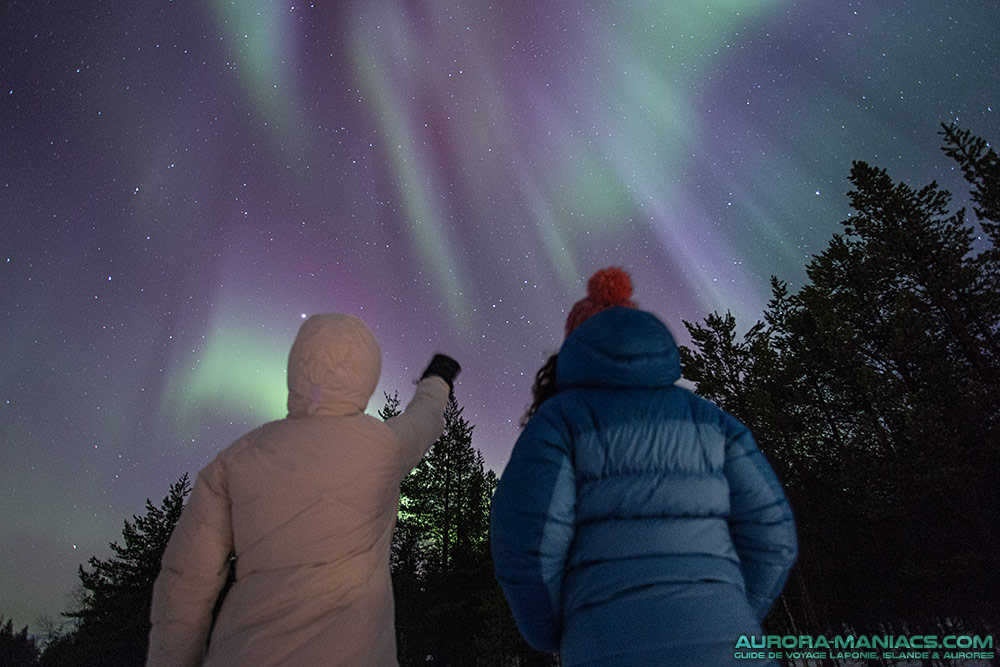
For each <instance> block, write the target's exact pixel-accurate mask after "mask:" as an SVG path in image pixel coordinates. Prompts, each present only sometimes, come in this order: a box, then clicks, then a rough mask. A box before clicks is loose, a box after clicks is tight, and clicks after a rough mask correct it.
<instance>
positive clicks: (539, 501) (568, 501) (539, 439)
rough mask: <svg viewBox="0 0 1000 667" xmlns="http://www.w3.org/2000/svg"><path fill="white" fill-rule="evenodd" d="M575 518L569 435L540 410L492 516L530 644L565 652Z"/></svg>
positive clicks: (496, 550)
mask: <svg viewBox="0 0 1000 667" xmlns="http://www.w3.org/2000/svg"><path fill="white" fill-rule="evenodd" d="M575 519H576V480H575V475H574V472H573V466H572V459H571V456H570V451H569V434H568V432H567V431H565V430H564V429H560V428H558V427H556V426H555V425H554V424H553V423H552V422H550V421H548V420H547V419H546V417H545V416H544V415H543V413H542V412H541V411H540V412H539V413H536V414H535V416H534V417H533V418H532V419H531V420H530V421H529V422H528V424H527V426H525V428H524V431H523V432H522V433H521V437H520V438H518V440H517V443H516V444H515V445H514V451H513V452H512V453H511V457H510V462H509V463H508V464H507V467H506V469H505V470H504V472H503V475H502V477H501V478H500V482H499V484H498V485H497V489H496V492H495V493H494V495H493V503H492V509H491V515H490V542H491V549H492V553H493V563H494V568H495V570H496V578H497V581H498V582H499V583H500V586H501V588H502V589H503V592H504V595H505V596H506V597H507V601H508V603H509V604H510V609H511V612H512V613H513V615H514V621H515V622H516V623H517V627H518V629H519V630H520V631H521V635H522V636H523V637H524V638H525V640H527V642H528V644H530V645H531V646H532V647H534V648H535V649H537V650H539V651H546V652H550V653H552V652H557V651H559V645H560V638H561V635H562V622H561V614H562V610H561V599H562V586H563V578H564V576H565V568H566V560H567V556H568V553H569V548H570V544H571V542H572V541H573V535H574V530H575Z"/></svg>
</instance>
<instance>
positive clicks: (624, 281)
mask: <svg viewBox="0 0 1000 667" xmlns="http://www.w3.org/2000/svg"><path fill="white" fill-rule="evenodd" d="M614 306H624V307H626V308H638V306H636V305H635V302H634V301H632V279H631V278H629V275H628V274H627V273H626V272H625V269H623V268H621V267H619V266H612V267H609V268H607V269H601V270H600V271H598V272H597V273H595V274H594V275H592V276H591V277H590V280H588V281H587V296H586V297H584V298H583V299H580V300H579V301H577V302H576V303H575V304H573V308H572V309H570V311H569V317H567V318H566V336H569V335H570V334H571V333H573V329H576V328H577V327H578V326H580V325H581V324H583V322H584V320H586V319H587V318H588V317H590V316H591V315H596V314H597V313H599V312H601V311H602V310H607V309H608V308H613V307H614Z"/></svg>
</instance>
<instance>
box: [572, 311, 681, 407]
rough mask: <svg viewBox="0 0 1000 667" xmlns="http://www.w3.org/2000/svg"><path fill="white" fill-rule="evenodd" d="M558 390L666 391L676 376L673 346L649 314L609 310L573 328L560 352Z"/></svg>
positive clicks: (677, 358) (678, 367)
mask: <svg viewBox="0 0 1000 667" xmlns="http://www.w3.org/2000/svg"><path fill="white" fill-rule="evenodd" d="M557 364H558V365H557V367H556V386H557V387H558V389H560V390H562V389H568V388H570V387H605V388H643V387H647V388H648V387H666V386H669V385H672V384H673V383H674V382H676V381H677V380H679V379H680V377H681V365H680V355H679V353H678V350H677V343H676V342H674V337H673V335H671V333H670V330H669V329H667V326H666V325H665V324H664V323H663V322H661V321H660V320H659V318H657V317H656V316H655V315H653V314H652V313H648V312H646V311H643V310H637V309H634V308H621V307H616V308H609V309H608V310H605V311H602V312H600V313H597V314H596V315H594V316H592V317H590V318H588V319H587V320H586V321H585V322H584V323H583V324H581V325H580V326H579V327H577V328H576V330H574V331H573V333H571V334H570V335H569V337H568V338H567V339H566V341H565V342H564V343H563V346H562V349H561V350H559V360H558V362H557Z"/></svg>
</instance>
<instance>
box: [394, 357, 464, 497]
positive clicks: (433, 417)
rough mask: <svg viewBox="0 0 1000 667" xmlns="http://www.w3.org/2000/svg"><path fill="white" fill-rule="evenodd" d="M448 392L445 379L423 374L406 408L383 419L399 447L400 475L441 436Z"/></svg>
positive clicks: (407, 472)
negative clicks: (423, 376) (400, 452)
mask: <svg viewBox="0 0 1000 667" xmlns="http://www.w3.org/2000/svg"><path fill="white" fill-rule="evenodd" d="M448 393H449V389H448V383H447V382H445V381H444V380H442V379H441V378H440V377H438V376H436V375H432V376H429V377H426V378H424V379H423V380H421V381H420V382H419V383H417V390H416V391H415V392H414V394H413V398H412V399H411V400H410V402H409V403H407V405H406V409H405V410H403V412H401V413H399V414H398V415H396V416H395V417H391V418H390V419H387V420H386V422H385V423H386V425H387V426H388V427H389V428H390V429H391V430H392V432H393V433H394V434H395V435H396V438H397V439H398V440H399V443H400V445H401V448H402V456H401V458H400V466H401V470H400V477H401V478H402V477H406V475H407V474H409V472H410V471H411V470H413V468H414V467H415V466H416V465H417V464H418V463H420V459H422V458H423V456H424V454H426V453H427V450H428V449H430V448H431V445H433V444H434V441H435V440H437V439H438V438H439V437H441V433H442V431H444V408H445V405H446V404H447V402H448Z"/></svg>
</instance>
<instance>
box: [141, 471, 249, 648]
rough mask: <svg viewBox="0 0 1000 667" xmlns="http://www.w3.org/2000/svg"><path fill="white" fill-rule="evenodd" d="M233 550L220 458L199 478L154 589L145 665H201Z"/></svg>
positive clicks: (168, 549)
mask: <svg viewBox="0 0 1000 667" xmlns="http://www.w3.org/2000/svg"><path fill="white" fill-rule="evenodd" d="M232 550H233V535H232V527H231V522H230V501H229V493H228V489H227V484H226V475H225V468H224V466H223V464H222V462H221V461H220V460H219V459H216V460H215V461H213V462H212V463H210V464H209V465H208V466H206V467H205V468H204V469H203V470H202V471H201V472H200V473H199V474H198V478H197V479H196V480H195V484H194V488H193V489H192V491H191V496H190V498H189V499H188V502H187V504H186V505H185V506H184V509H183V511H182V512H181V516H180V519H179V520H178V521H177V525H176V526H175V527H174V532H173V533H172V534H171V536H170V541H169V543H168V544H167V548H166V550H165V551H164V554H163V561H162V565H161V568H160V574H159V576H158V577H157V578H156V583H155V585H154V586H153V606H152V611H151V614H150V618H151V620H152V623H153V627H152V629H151V630H150V633H149V654H148V657H147V662H146V665H147V667H196V666H197V665H200V664H201V662H202V660H203V659H204V655H205V649H206V647H207V644H208V634H209V629H210V627H211V622H212V609H213V607H214V606H215V602H216V600H217V598H218V596H219V591H221V590H222V586H223V585H224V584H225V581H226V575H227V574H228V572H229V555H230V553H232Z"/></svg>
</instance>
